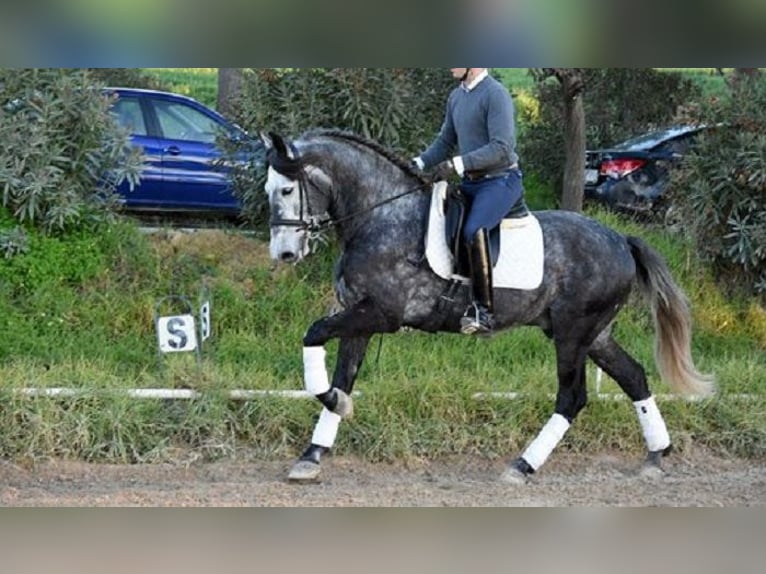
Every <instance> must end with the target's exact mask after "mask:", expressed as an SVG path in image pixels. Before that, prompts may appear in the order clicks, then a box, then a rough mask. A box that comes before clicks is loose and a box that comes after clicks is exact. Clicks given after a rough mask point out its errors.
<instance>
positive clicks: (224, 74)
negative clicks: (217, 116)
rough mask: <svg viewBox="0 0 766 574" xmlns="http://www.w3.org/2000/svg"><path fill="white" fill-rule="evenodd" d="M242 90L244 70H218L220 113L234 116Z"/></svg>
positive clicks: (218, 106)
mask: <svg viewBox="0 0 766 574" xmlns="http://www.w3.org/2000/svg"><path fill="white" fill-rule="evenodd" d="M241 88H242V68H218V103H217V106H216V107H217V109H218V112H219V113H221V114H222V115H224V116H227V117H229V118H231V117H233V116H234V113H235V111H236V101H237V98H238V97H239V94H240V91H241Z"/></svg>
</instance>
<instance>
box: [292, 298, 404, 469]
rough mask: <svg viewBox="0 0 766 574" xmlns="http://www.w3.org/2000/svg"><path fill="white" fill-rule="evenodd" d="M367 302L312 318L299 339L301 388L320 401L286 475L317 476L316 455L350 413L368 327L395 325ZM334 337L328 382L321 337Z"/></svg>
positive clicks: (372, 329)
mask: <svg viewBox="0 0 766 574" xmlns="http://www.w3.org/2000/svg"><path fill="white" fill-rule="evenodd" d="M394 325H395V321H392V320H391V319H390V318H388V317H387V316H386V315H385V314H384V313H382V312H381V311H380V310H379V309H378V308H377V307H376V306H374V305H373V304H372V303H371V302H369V301H365V302H362V303H360V304H358V305H356V306H354V307H352V308H350V309H347V310H344V311H341V312H340V313H337V314H335V315H331V316H329V317H326V318H324V319H321V320H319V321H317V322H316V323H314V324H313V325H312V326H311V327H310V328H309V330H308V332H307V333H306V336H305V337H304V340H303V344H304V347H303V366H304V383H305V386H306V390H307V391H308V392H309V393H310V394H312V395H314V396H315V397H316V398H317V399H318V400H319V401H320V402H321V403H322V405H323V406H324V408H323V409H322V412H321V413H320V415H319V420H318V421H317V423H316V426H315V427H314V433H313V435H312V437H311V444H310V445H309V446H308V448H307V449H306V450H305V451H304V453H303V454H302V455H301V457H300V458H299V459H298V462H297V463H296V464H295V465H294V466H293V468H292V470H291V471H290V474H289V476H288V478H289V479H290V480H296V481H311V480H316V479H317V478H318V476H319V471H320V466H319V463H320V459H321V456H322V454H324V453H325V452H327V451H328V450H329V449H330V448H331V447H332V446H333V444H334V443H335V438H336V436H337V433H338V427H339V425H340V421H341V419H343V418H348V417H350V416H351V415H352V413H353V402H352V400H351V391H352V389H353V386H354V382H355V381H356V377H357V374H358V372H359V368H360V366H361V364H362V361H363V360H364V356H365V353H366V351H367V346H368V344H369V341H370V338H371V336H372V334H373V333H382V332H392V331H395V330H396V329H397V328H398V326H396V327H395V326H394ZM332 338H339V339H340V342H339V346H338V359H337V363H336V367H335V372H334V375H333V381H332V386H331V385H330V383H329V378H328V376H327V369H326V366H325V354H326V353H325V348H324V345H325V343H326V342H327V341H328V340H330V339H332Z"/></svg>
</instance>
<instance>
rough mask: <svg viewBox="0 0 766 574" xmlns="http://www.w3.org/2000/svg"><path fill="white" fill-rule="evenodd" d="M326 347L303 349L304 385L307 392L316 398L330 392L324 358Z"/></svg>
mask: <svg viewBox="0 0 766 574" xmlns="http://www.w3.org/2000/svg"><path fill="white" fill-rule="evenodd" d="M326 354H327V352H326V351H325V350H324V347H303V383H304V385H306V390H307V391H308V392H309V393H310V394H312V395H314V396H316V395H321V394H322V393H326V392H327V391H329V390H330V381H329V379H328V378H327V369H326V368H325V364H324V358H325V355H326Z"/></svg>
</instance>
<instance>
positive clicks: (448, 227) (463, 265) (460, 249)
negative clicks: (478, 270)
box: [443, 184, 529, 277]
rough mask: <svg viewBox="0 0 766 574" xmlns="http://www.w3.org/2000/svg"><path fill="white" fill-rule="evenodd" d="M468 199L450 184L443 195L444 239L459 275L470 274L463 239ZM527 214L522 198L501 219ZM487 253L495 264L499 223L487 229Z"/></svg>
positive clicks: (456, 187) (497, 254) (498, 241)
mask: <svg viewBox="0 0 766 574" xmlns="http://www.w3.org/2000/svg"><path fill="white" fill-rule="evenodd" d="M470 201H471V200H470V199H469V198H468V197H466V196H465V194H463V192H462V191H460V188H459V187H458V186H455V185H452V184H450V185H449V186H448V187H447V193H446V194H445V197H444V208H443V213H444V214H445V215H444V217H445V228H444V234H445V237H444V239H445V240H446V242H447V247H448V249H449V251H450V252H451V253H452V256H453V257H454V261H455V272H456V273H458V274H459V275H463V276H466V277H468V276H470V267H469V263H468V247H467V244H466V242H465V240H464V239H463V225H464V223H465V218H466V215H467V213H468V210H469V208H470ZM528 215H529V209H528V208H527V205H526V203H525V202H524V198H523V197H521V198H520V199H519V201H517V202H516V203H515V204H514V205H513V206H512V207H511V209H510V210H509V211H508V213H507V214H506V215H505V216H504V217H503V219H520V218H522V217H526V216H528ZM489 253H490V258H491V260H492V265H493V266H495V265H497V261H498V259H499V257H500V224H498V225H497V226H495V227H493V228H492V229H490V230H489Z"/></svg>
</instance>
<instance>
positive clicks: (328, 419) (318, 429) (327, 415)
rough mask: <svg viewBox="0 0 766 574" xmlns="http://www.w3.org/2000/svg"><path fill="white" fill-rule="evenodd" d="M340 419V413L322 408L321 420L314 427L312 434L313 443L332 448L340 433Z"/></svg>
mask: <svg viewBox="0 0 766 574" xmlns="http://www.w3.org/2000/svg"><path fill="white" fill-rule="evenodd" d="M340 420H341V419H340V415H336V414H335V413H331V412H330V411H328V410H327V409H322V413H321V414H320V415H319V420H318V421H317V424H316V426H315V427H314V434H313V435H311V443H312V444H318V445H319V446H323V447H326V448H332V445H333V444H335V437H336V436H337V435H338V425H339V424H340Z"/></svg>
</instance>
